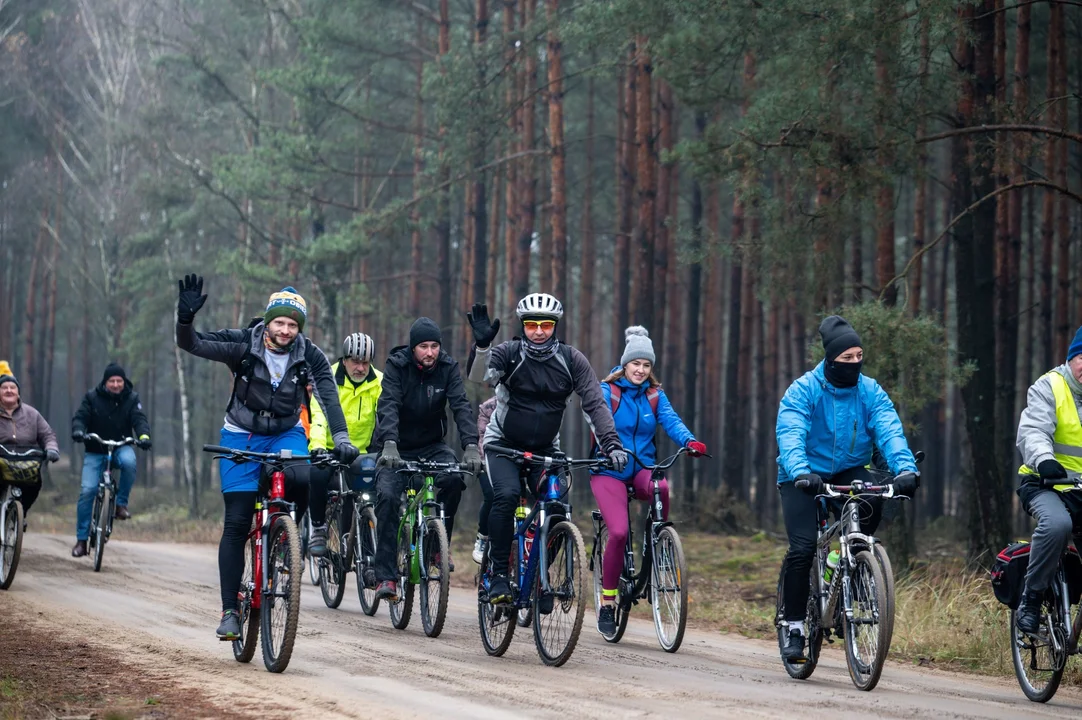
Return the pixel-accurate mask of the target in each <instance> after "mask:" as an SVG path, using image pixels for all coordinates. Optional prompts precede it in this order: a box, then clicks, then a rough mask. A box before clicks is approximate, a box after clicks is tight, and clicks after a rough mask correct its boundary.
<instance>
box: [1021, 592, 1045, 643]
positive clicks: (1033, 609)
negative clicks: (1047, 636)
mask: <svg viewBox="0 0 1082 720" xmlns="http://www.w3.org/2000/svg"><path fill="white" fill-rule="evenodd" d="M1043 595H1044V593H1039V592H1035V593H1031V592H1029V591H1028V590H1027V591H1026V593H1025V595H1024V596H1023V597H1022V603H1021V604H1020V605H1019V606H1018V610H1016V611H1015V618H1016V622H1017V624H1018V630H1019V631H1020V632H1024V633H1025V634H1026V635H1036V634H1037V631H1038V630H1040V629H1041V601H1042V600H1043V599H1044V598H1043Z"/></svg>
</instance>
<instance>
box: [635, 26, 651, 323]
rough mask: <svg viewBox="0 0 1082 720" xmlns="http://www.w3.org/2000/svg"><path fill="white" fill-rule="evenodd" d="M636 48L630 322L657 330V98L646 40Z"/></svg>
mask: <svg viewBox="0 0 1082 720" xmlns="http://www.w3.org/2000/svg"><path fill="white" fill-rule="evenodd" d="M636 44H637V46H638V50H639V52H638V58H637V68H636V75H637V78H636V87H635V92H636V95H635V100H636V105H637V107H636V109H635V117H636V118H637V123H636V137H635V144H636V145H637V146H638V148H637V149H638V163H637V165H638V168H637V172H636V180H637V182H638V205H639V221H638V225H637V226H636V228H635V237H634V239H635V243H634V245H635V256H636V263H635V270H634V274H635V284H634V288H635V290H634V300H633V302H632V306H633V312H632V314H631V317H630V321H631V322H634V323H635V324H637V325H644V326H646V328H647V329H649V330H654V329H655V327H654V326H655V323H654V307H655V303H656V301H657V299H656V298H655V297H654V242H655V237H656V236H655V233H656V224H657V218H656V201H657V188H656V187H655V184H654V183H655V172H654V166H655V158H656V154H655V153H656V151H655V149H654V127H653V117H654V113H653V110H652V108H651V103H652V102H653V98H654V94H653V93H654V91H653V82H652V80H653V67H652V66H651V64H650V52H649V49H648V48H647V38H646V37H645V36H640V37H639V38H638V40H637V41H636Z"/></svg>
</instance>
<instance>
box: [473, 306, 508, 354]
mask: <svg viewBox="0 0 1082 720" xmlns="http://www.w3.org/2000/svg"><path fill="white" fill-rule="evenodd" d="M466 319H467V320H469V321H470V329H472V330H473V341H474V342H475V343H477V347H479V348H487V347H488V346H489V345H491V344H492V341H493V340H495V339H496V333H498V332H499V331H500V321H499V320H498V319H497V320H491V321H490V320H489V319H488V305H485V304H483V303H474V304H473V310H471V311H470V312H468V313H466Z"/></svg>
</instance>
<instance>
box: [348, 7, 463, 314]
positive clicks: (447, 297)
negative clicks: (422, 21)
mask: <svg viewBox="0 0 1082 720" xmlns="http://www.w3.org/2000/svg"><path fill="white" fill-rule="evenodd" d="M439 7H440V30H439V36H438V41H437V42H438V44H437V48H436V49H437V52H438V53H439V63H440V73H441V74H444V73H446V71H447V68H446V63H447V56H448V55H449V54H450V52H451V11H450V0H440V6H439ZM370 89H371V85H370V84H369V90H370ZM438 132H439V149H438V151H437V152H438V162H439V176H438V180H437V184H438V186H439V191H438V192H437V193H436V227H435V233H436V254H437V263H438V265H439V271H438V272H439V284H440V291H439V292H440V320H439V322H440V327H451V326H452V323H453V322H454V313H453V310H452V309H451V305H452V298H451V293H452V292H453V290H454V285H453V284H452V283H451V182H450V180H451V168H450V166H449V165H448V160H447V126H446V125H445V124H443V123H440V127H439V131H438ZM366 202H367V201H366Z"/></svg>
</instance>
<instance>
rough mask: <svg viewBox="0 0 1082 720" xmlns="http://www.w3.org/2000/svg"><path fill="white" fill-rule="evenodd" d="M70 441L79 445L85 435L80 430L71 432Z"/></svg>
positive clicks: (84, 438)
mask: <svg viewBox="0 0 1082 720" xmlns="http://www.w3.org/2000/svg"><path fill="white" fill-rule="evenodd" d="M71 439H72V440H73V441H74V442H77V443H81V442H82V441H83V440H86V433H85V432H83V431H82V430H72V431H71Z"/></svg>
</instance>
